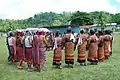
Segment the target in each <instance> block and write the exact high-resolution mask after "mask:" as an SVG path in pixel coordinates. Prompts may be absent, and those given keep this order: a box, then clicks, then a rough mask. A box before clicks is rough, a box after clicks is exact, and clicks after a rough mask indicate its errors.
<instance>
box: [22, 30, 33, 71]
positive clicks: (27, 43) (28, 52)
mask: <svg viewBox="0 0 120 80" xmlns="http://www.w3.org/2000/svg"><path fill="white" fill-rule="evenodd" d="M32 40H33V38H32V36H31V34H30V32H29V31H26V34H25V38H24V47H25V59H26V61H27V65H28V71H32V67H31V66H32Z"/></svg>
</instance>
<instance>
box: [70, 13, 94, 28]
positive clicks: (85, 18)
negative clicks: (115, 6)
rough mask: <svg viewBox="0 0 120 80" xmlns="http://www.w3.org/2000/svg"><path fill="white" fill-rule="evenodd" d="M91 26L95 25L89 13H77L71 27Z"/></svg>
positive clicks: (73, 16) (73, 17)
mask: <svg viewBox="0 0 120 80" xmlns="http://www.w3.org/2000/svg"><path fill="white" fill-rule="evenodd" d="M89 24H93V23H92V19H91V17H90V15H89V13H86V12H79V11H77V12H75V13H73V15H72V16H71V25H78V26H83V25H89Z"/></svg>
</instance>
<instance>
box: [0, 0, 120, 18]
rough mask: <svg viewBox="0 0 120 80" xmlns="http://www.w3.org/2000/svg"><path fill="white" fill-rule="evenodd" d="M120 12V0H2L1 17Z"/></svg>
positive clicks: (0, 5) (0, 4)
mask: <svg viewBox="0 0 120 80" xmlns="http://www.w3.org/2000/svg"><path fill="white" fill-rule="evenodd" d="M78 10H79V11H84V12H92V11H107V12H110V13H113V14H115V13H119V12H120V0H0V19H26V18H29V17H32V16H34V14H37V13H40V12H50V11H52V12H56V13H61V12H63V11H67V12H68V11H70V12H74V11H78Z"/></svg>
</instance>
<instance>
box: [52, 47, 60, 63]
mask: <svg viewBox="0 0 120 80" xmlns="http://www.w3.org/2000/svg"><path fill="white" fill-rule="evenodd" d="M61 59H62V47H58V48H56V49H55V50H54V56H53V65H61Z"/></svg>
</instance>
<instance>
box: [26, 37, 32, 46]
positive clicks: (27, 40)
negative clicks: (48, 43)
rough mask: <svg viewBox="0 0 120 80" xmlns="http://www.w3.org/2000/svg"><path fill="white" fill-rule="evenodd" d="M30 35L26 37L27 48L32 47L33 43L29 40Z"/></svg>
mask: <svg viewBox="0 0 120 80" xmlns="http://www.w3.org/2000/svg"><path fill="white" fill-rule="evenodd" d="M29 37H30V36H27V37H26V38H25V47H27V48H29V47H32V46H31V44H30V41H29Z"/></svg>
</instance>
